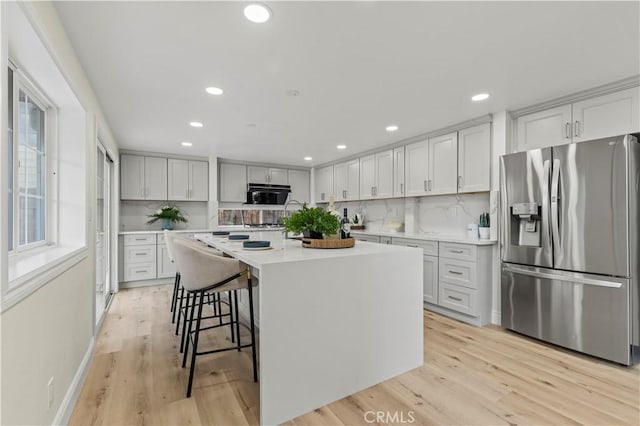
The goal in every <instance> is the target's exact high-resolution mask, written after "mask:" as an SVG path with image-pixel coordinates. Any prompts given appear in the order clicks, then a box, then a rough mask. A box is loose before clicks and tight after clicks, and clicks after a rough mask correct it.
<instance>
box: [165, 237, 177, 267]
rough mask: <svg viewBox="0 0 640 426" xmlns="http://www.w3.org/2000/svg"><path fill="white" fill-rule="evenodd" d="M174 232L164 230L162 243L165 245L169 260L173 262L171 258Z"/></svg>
mask: <svg viewBox="0 0 640 426" xmlns="http://www.w3.org/2000/svg"><path fill="white" fill-rule="evenodd" d="M174 235H176V234H175V232H173V231H169V230H168V229H165V230H164V244H165V245H166V246H167V255H168V256H169V260H170V261H171V263H175V260H173V237H174Z"/></svg>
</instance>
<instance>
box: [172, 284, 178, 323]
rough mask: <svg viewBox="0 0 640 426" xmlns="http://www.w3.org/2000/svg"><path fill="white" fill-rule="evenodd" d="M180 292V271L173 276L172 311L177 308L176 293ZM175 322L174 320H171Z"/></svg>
mask: <svg viewBox="0 0 640 426" xmlns="http://www.w3.org/2000/svg"><path fill="white" fill-rule="evenodd" d="M177 292H178V273H177V272H176V276H175V277H174V278H173V292H172V293H171V312H173V311H174V309H175V308H176V293H177ZM171 322H172V323H173V321H171Z"/></svg>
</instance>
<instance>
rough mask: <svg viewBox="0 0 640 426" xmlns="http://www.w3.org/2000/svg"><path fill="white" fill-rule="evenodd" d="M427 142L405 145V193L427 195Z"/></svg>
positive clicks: (409, 195)
mask: <svg viewBox="0 0 640 426" xmlns="http://www.w3.org/2000/svg"><path fill="white" fill-rule="evenodd" d="M428 165H429V144H428V141H422V142H416V143H412V144H409V145H407V146H405V186H406V191H405V195H406V196H408V197H415V196H420V195H427V181H428V180H429V167H428Z"/></svg>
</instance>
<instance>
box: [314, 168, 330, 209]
mask: <svg viewBox="0 0 640 426" xmlns="http://www.w3.org/2000/svg"><path fill="white" fill-rule="evenodd" d="M315 184H316V185H315V194H314V195H315V201H316V203H327V202H329V197H331V196H332V195H333V166H326V167H322V168H319V169H316V171H315Z"/></svg>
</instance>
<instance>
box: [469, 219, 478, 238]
mask: <svg viewBox="0 0 640 426" xmlns="http://www.w3.org/2000/svg"><path fill="white" fill-rule="evenodd" d="M467 238H469V239H470V240H477V239H478V224H477V223H470V224H468V225H467Z"/></svg>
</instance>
